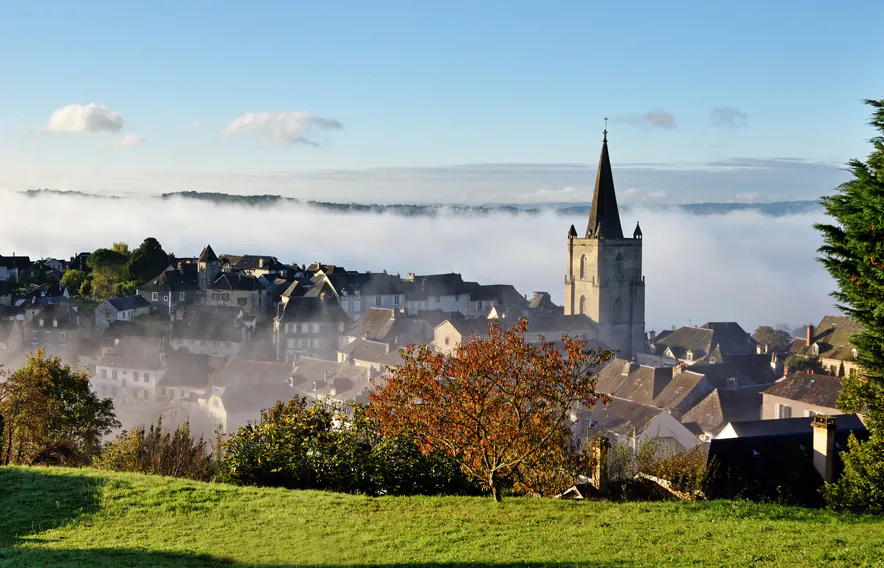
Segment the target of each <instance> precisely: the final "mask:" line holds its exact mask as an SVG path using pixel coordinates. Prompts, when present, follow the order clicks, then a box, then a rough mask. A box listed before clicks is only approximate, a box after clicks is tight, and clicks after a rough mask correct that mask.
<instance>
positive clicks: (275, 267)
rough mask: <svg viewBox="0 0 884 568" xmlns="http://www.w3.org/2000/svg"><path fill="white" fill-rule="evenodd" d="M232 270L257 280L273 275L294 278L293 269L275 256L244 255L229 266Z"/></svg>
mask: <svg viewBox="0 0 884 568" xmlns="http://www.w3.org/2000/svg"><path fill="white" fill-rule="evenodd" d="M231 269H232V270H237V271H240V272H244V273H246V274H248V275H250V276H254V277H255V278H258V277H260V276H267V275H271V274H272V275H275V276H282V277H284V278H291V277H293V276H294V273H295V271H294V269H293V268H292V267H291V266H287V265H285V264H283V263H281V262H279V261H278V260H276V257H275V256H265V255H252V254H245V255H243V256H241V257H239V259H238V260H237V261H236V262H235V263H234V264H233V266H231Z"/></svg>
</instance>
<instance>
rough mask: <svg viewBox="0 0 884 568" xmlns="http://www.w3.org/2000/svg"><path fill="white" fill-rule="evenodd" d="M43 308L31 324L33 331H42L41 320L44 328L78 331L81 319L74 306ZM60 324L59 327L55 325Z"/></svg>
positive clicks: (50, 305)
mask: <svg viewBox="0 0 884 568" xmlns="http://www.w3.org/2000/svg"><path fill="white" fill-rule="evenodd" d="M40 305H41V306H42V307H41V308H40V309H39V310H38V311H37V312H36V313H35V315H34V318H33V319H32V320H31V322H30V327H31V329H34V330H36V329H40V327H39V323H40V319H42V320H43V328H44V329H46V328H58V329H78V328H79V327H80V319H79V316H78V314H77V311H76V309H75V307H74V306H73V305H72V304H40ZM54 322H58V325H54Z"/></svg>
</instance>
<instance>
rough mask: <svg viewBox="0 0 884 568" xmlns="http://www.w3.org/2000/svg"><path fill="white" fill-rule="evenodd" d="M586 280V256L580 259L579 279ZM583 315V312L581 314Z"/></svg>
mask: <svg viewBox="0 0 884 568" xmlns="http://www.w3.org/2000/svg"><path fill="white" fill-rule="evenodd" d="M585 278H586V255H583V256H581V257H580V279H581V280H583V279H585ZM581 313H583V312H581Z"/></svg>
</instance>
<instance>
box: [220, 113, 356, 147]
mask: <svg viewBox="0 0 884 568" xmlns="http://www.w3.org/2000/svg"><path fill="white" fill-rule="evenodd" d="M343 127H344V125H343V124H341V123H340V122H339V121H337V120H335V119H334V118H328V117H324V116H317V115H315V114H310V113H308V112H290V111H271V112H256V113H251V112H250V113H246V114H243V115H240V116H238V117H236V118H234V119H233V121H232V122H231V123H230V124H229V125H228V126H227V128H225V129H224V130H223V131H222V132H221V134H223V135H224V136H251V137H253V138H254V139H255V140H256V141H258V142H277V143H279V144H284V145H289V144H295V143H300V144H309V145H311V146H318V145H319V141H318V140H317V138H316V135H317V134H320V133H321V132H323V131H328V130H340V129H341V128H343Z"/></svg>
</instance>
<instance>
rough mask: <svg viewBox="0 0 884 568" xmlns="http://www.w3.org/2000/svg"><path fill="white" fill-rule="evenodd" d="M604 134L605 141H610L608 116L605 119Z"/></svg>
mask: <svg viewBox="0 0 884 568" xmlns="http://www.w3.org/2000/svg"><path fill="white" fill-rule="evenodd" d="M602 134H604V136H605V141H606V142H607V141H608V117H607V116H606V117H605V131H604V132H602Z"/></svg>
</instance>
